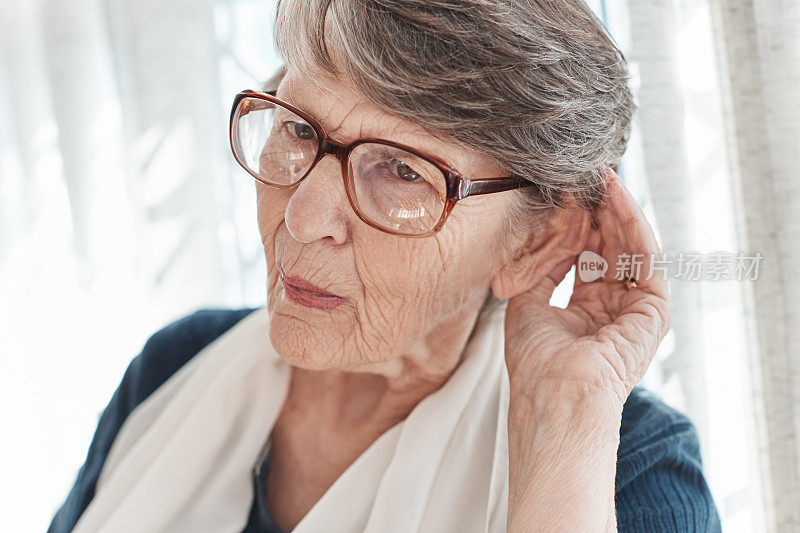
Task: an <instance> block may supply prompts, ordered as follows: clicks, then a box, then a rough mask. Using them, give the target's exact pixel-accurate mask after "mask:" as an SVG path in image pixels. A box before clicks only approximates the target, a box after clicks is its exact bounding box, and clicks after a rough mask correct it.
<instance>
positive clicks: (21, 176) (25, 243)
mask: <svg viewBox="0 0 800 533" xmlns="http://www.w3.org/2000/svg"><path fill="white" fill-rule="evenodd" d="M590 4H591V5H592V7H593V8H594V9H595V10H596V11H597V12H598V14H600V15H601V17H602V18H603V19H604V20H605V21H606V22H607V24H608V26H609V27H610V29H611V31H612V33H613V35H614V37H615V39H616V40H617V41H618V42H619V44H620V46H621V47H622V48H623V50H624V51H625V53H626V55H627V56H628V58H629V60H630V62H631V67H632V73H633V75H634V79H633V85H634V89H635V92H636V95H637V102H638V104H639V111H638V114H637V118H636V123H635V127H634V132H633V136H632V138H631V143H630V149H629V151H628V154H627V155H626V158H625V161H624V164H623V175H624V176H623V177H624V179H625V181H626V182H627V183H628V185H629V187H630V188H631V190H632V191H633V193H634V195H635V196H636V197H637V199H638V200H639V201H640V202H641V203H642V205H643V206H644V207H645V211H646V213H647V214H648V217H649V218H650V220H651V222H652V223H653V225H654V226H655V227H656V230H657V233H658V235H659V237H660V239H661V243H662V248H663V249H664V250H665V251H666V252H671V253H675V254H677V253H679V252H697V253H703V254H711V253H712V252H715V251H724V252H726V253H737V252H741V253H747V254H751V253H755V252H760V253H761V254H763V256H764V260H763V263H762V264H761V270H760V273H759V276H758V279H757V280H756V281H691V280H688V281H685V280H679V279H671V280H670V285H671V291H672V302H673V304H672V305H673V316H674V320H673V329H672V332H671V333H670V335H669V336H668V338H667V339H666V341H665V342H664V344H663V346H662V349H661V350H660V352H659V354H658V357H657V361H656V364H655V365H654V366H653V367H652V368H651V370H650V371H649V372H648V375H647V376H646V379H645V384H646V385H647V386H648V387H650V388H652V389H654V390H655V391H656V392H658V393H660V394H661V395H662V397H664V398H665V400H666V401H667V402H668V403H671V404H672V405H674V406H676V407H677V408H679V409H682V410H684V411H685V412H687V413H688V414H689V415H690V416H691V418H692V420H693V421H694V422H695V424H696V425H697V427H698V430H699V432H700V435H701V443H702V449H703V455H704V468H705V471H706V475H707V478H708V480H709V483H710V485H711V488H712V491H713V493H714V496H715V499H716V500H717V504H718V506H719V509H720V513H721V515H722V517H723V525H724V528H725V531H742V532H744V531H747V532H749V531H780V532H783V531H798V530H800V355H798V354H799V353H800V318H798V316H800V308H799V305H800V303H799V302H800V294H799V293H800V289H798V286H797V284H796V283H795V280H794V279H793V278H792V274H793V273H800V269H798V268H797V267H796V265H798V264H800V257H799V255H800V251H798V250H800V242H798V241H800V221H798V214H797V213H798V209H797V207H798V206H797V198H798V194H800V190H798V189H800V179H798V178H800V175H799V172H798V168H797V165H796V163H795V158H796V156H797V154H800V131H799V129H800V110H798V105H797V102H798V101H800V41H799V40H798V39H799V38H798V35H799V34H800V31H799V30H800V5H798V3H797V2H796V0H774V1H772V0H771V1H769V2H761V1H756V0H606V1H603V0H592V1H591V2H590ZM273 9H274V0H71V1H70V0H25V1H20V0H0V419H2V420H3V421H4V422H5V423H6V427H10V428H12V429H11V430H10V431H8V432H7V436H6V438H4V439H3V442H2V443H0V449H1V450H2V452H3V453H2V454H0V472H3V476H2V477H3V480H2V481H0V517H2V518H1V519H0V521H2V523H3V524H4V527H5V528H9V527H10V530H14V531H42V530H44V529H45V528H46V525H47V523H48V522H49V519H50V517H51V516H52V513H53V512H54V511H55V509H56V508H57V506H58V505H60V503H61V502H62V500H63V498H64V496H65V495H66V492H67V490H68V489H69V487H70V485H71V483H72V482H73V480H74V476H75V473H76V471H77V468H78V467H79V466H80V464H81V462H82V460H83V458H84V455H85V453H86V450H87V448H88V444H89V439H90V438H91V433H92V431H93V429H94V427H95V425H96V423H97V416H98V414H99V412H100V410H101V409H102V407H103V406H104V405H105V403H106V402H107V401H108V398H109V397H110V395H111V392H112V391H113V389H114V388H115V387H116V385H117V383H118V381H119V378H120V377H121V375H122V371H123V370H124V368H125V366H126V365H127V363H128V362H129V361H130V358H131V357H132V356H133V355H135V354H136V353H137V352H138V350H139V349H140V348H141V345H142V342H143V341H144V339H145V338H146V337H147V335H149V334H150V333H152V332H153V331H155V330H156V329H158V328H159V327H160V326H162V325H164V324H165V323H166V322H168V321H170V320H172V319H174V318H176V317H178V316H181V315H183V314H185V313H188V312H191V311H192V310H194V309H196V308H198V307H207V306H243V305H258V304H259V303H260V302H263V300H264V282H263V268H264V266H263V258H262V252H261V249H260V243H259V239H258V234H257V228H256V224H255V205H254V198H253V184H252V180H250V179H249V178H247V177H246V176H245V175H244V173H243V172H242V171H240V170H238V169H237V168H235V166H234V165H233V162H232V160H231V157H230V156H229V154H228V145H227V136H226V133H227V131H226V130H227V116H228V113H229V105H230V101H231V99H232V97H233V95H234V94H235V93H236V92H237V91H239V90H241V89H243V88H248V87H255V86H256V84H257V83H258V81H260V80H263V79H264V78H265V77H267V76H268V75H269V74H270V73H271V72H272V71H273V69H274V68H275V67H276V66H277V59H276V58H275V56H274V54H273V52H272V43H271V30H270V22H271V16H272V12H273ZM5 524H9V526H5Z"/></svg>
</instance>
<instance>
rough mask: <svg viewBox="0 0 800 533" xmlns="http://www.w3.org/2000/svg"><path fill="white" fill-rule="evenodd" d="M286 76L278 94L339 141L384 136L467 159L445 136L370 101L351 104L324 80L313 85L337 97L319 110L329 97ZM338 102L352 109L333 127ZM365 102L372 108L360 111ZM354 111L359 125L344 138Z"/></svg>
mask: <svg viewBox="0 0 800 533" xmlns="http://www.w3.org/2000/svg"><path fill="white" fill-rule="evenodd" d="M284 80H285V82H282V83H281V84H280V87H279V93H280V96H279V97H280V98H282V99H283V100H285V101H287V102H289V103H290V104H292V105H293V106H295V107H296V108H298V109H300V110H301V111H303V112H305V113H307V114H308V115H310V116H311V117H313V118H314V119H315V120H316V121H317V122H319V123H320V124H321V125H322V127H323V128H324V129H325V131H326V132H327V133H328V135H330V136H331V137H333V138H334V139H336V140H337V141H339V142H352V141H354V140H356V139H363V138H373V139H385V140H389V141H394V142H397V143H400V144H404V145H406V146H409V147H411V148H416V149H417V150H420V151H423V152H426V153H430V154H432V155H435V156H437V157H439V158H441V159H443V160H445V161H447V162H448V163H451V164H453V165H454V166H457V165H458V164H459V161H460V163H461V165H462V166H463V164H464V163H465V162H466V161H464V160H463V158H461V157H459V154H457V153H456V152H457V149H455V148H454V147H452V146H448V145H447V144H446V142H445V141H444V140H442V139H440V138H438V137H436V136H435V135H433V134H432V133H431V132H429V131H427V130H426V129H425V128H424V127H422V126H419V125H417V124H413V123H411V122H408V121H407V120H405V119H403V118H400V117H395V116H394V115H391V114H389V113H386V112H384V111H382V110H380V109H378V108H376V107H374V106H373V105H370V104H360V103H359V102H354V103H352V104H350V103H348V102H347V99H346V98H343V97H342V96H340V95H337V94H335V93H334V91H332V90H330V89H327V88H325V87H324V86H323V85H322V84H321V83H319V82H317V83H314V84H313V88H315V89H316V90H318V91H319V92H320V93H323V94H324V93H328V94H329V95H332V96H333V100H334V101H333V102H331V105H330V108H329V109H328V110H327V111H325V112H320V110H319V109H315V107H316V106H317V105H319V102H324V101H326V100H328V98H326V97H321V98H320V97H315V95H313V94H311V95H309V94H308V91H307V90H305V88H306V87H309V85H310V84H309V85H307V84H302V83H297V82H296V79H295V78H293V77H291V76H289V75H287V76H285V77H284ZM315 102H316V104H315ZM337 104H344V105H347V106H349V107H350V109H349V110H348V111H347V112H346V113H344V114H343V116H342V117H341V119H339V120H338V121H337V123H336V124H335V125H333V126H332V127H331V124H330V122H331V121H333V120H335V119H334V118H333V117H332V115H333V113H334V109H335V107H336V105H337ZM362 106H366V107H368V108H369V112H368V113H363V114H361V115H357V112H358V111H359V110H360V109H359V108H361V107H362ZM372 114H375V115H377V118H376V120H374V121H373V123H372V124H370V123H368V122H367V118H368V117H369V116H370V115H372ZM354 115H355V116H357V117H358V120H359V124H358V127H355V126H353V128H352V131H353V132H354V133H353V134H352V135H347V134H346V133H345V135H343V136H342V138H339V137H336V135H337V134H339V133H341V132H342V131H346V130H347V126H346V125H345V121H346V120H347V119H348V118H350V117H351V116H354ZM384 121H389V122H390V124H391V125H390V126H389V127H385V126H384V125H383V122H384Z"/></svg>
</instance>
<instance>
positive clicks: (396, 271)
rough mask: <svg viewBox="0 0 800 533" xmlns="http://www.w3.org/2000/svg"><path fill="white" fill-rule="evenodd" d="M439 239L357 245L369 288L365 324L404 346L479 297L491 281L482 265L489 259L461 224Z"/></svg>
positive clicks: (359, 268) (360, 271) (362, 311)
mask: <svg viewBox="0 0 800 533" xmlns="http://www.w3.org/2000/svg"><path fill="white" fill-rule="evenodd" d="M450 222H451V221H450V220H448V225H446V226H445V228H443V229H442V231H441V232H439V233H438V234H437V235H436V236H434V237H430V238H425V239H404V238H399V237H391V236H389V238H386V239H384V238H382V237H381V238H380V239H372V240H371V241H366V240H365V241H363V242H357V241H354V242H356V244H355V245H354V251H355V253H354V258H355V261H356V270H357V272H358V274H359V277H360V279H361V281H362V283H363V286H364V299H363V306H362V308H361V309H359V315H358V317H359V320H360V321H361V322H362V323H363V324H368V325H369V327H370V329H372V330H381V331H382V334H383V335H384V336H386V337H389V338H391V339H392V340H391V343H392V344H394V345H402V344H403V343H404V342H405V341H410V340H412V339H414V338H416V337H418V336H419V335H420V334H424V333H426V332H427V331H428V330H429V329H430V328H431V327H432V326H433V325H435V324H437V323H439V322H441V321H442V320H444V319H445V318H447V317H448V316H450V315H452V314H455V313H456V312H458V311H459V310H460V309H461V308H462V307H463V306H464V305H465V303H467V302H468V301H470V300H472V299H473V298H475V297H476V295H477V294H478V293H485V291H486V290H487V287H488V284H489V281H488V276H487V274H486V273H485V272H484V269H482V268H481V265H480V264H478V263H477V262H476V258H477V257H483V258H486V257H488V256H489V255H488V253H485V252H481V251H480V250H478V251H477V252H476V251H475V250H474V243H473V242H470V239H469V236H468V235H466V234H465V232H463V231H462V230H463V228H462V227H461V225H460V224H458V221H457V220H455V219H454V220H452V222H453V223H452V224H450Z"/></svg>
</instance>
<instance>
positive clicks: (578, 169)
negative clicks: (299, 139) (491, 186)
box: [275, 0, 634, 219]
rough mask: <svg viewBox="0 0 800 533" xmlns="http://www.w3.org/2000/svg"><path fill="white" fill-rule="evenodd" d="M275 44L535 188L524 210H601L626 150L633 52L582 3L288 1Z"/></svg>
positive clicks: (291, 60) (526, 193)
mask: <svg viewBox="0 0 800 533" xmlns="http://www.w3.org/2000/svg"><path fill="white" fill-rule="evenodd" d="M326 15H328V16H329V19H328V27H326ZM326 31H327V32H328V34H327V35H326V33H325V32H326ZM326 37H327V38H328V39H334V40H335V42H337V44H339V45H340V46H341V50H342V52H343V54H342V56H343V59H344V62H343V63H344V64H343V65H342V69H343V70H344V72H339V71H338V70H339V69H338V67H337V66H336V65H337V63H336V59H339V58H334V57H332V56H331V54H330V52H329V50H328V48H327V46H326ZM275 43H276V47H277V50H278V53H279V54H280V55H281V57H282V58H283V60H284V63H285V64H289V65H292V64H294V65H298V66H300V67H304V68H309V67H317V68H319V67H321V68H323V69H324V70H326V71H327V72H329V73H331V74H333V75H338V74H343V75H345V76H346V77H347V78H348V80H349V81H351V82H352V83H353V85H354V86H355V88H356V89H357V90H358V91H359V92H361V93H362V94H363V95H364V96H365V97H366V98H368V99H369V100H371V101H372V102H374V103H375V104H376V105H377V106H378V107H380V108H381V109H384V110H386V111H387V112H388V113H390V114H393V115H395V116H398V117H401V118H404V119H408V120H410V121H412V122H414V123H417V124H419V125H423V126H424V127H425V128H426V129H427V130H428V131H430V132H432V133H434V134H439V135H442V136H444V137H446V138H448V139H450V140H452V141H454V142H456V143H458V144H460V145H462V146H464V147H466V148H468V149H471V150H474V151H477V152H479V153H483V154H486V155H490V156H491V157H493V158H494V160H495V161H496V162H497V164H498V165H499V166H500V167H502V168H503V169H504V171H506V172H507V173H509V174H510V175H512V176H517V177H520V178H522V179H526V180H530V181H532V182H534V183H535V184H536V185H537V186H538V187H528V188H526V189H522V190H521V191H518V193H519V194H520V198H521V199H522V202H520V203H519V205H518V206H517V207H518V209H519V210H518V211H517V213H516V214H518V215H521V214H524V213H529V212H531V210H541V209H550V208H552V207H555V206H562V207H563V206H566V205H567V204H570V203H571V202H570V200H572V201H573V202H574V203H575V204H577V206H578V207H580V208H583V209H587V210H589V211H590V212H594V210H595V209H596V208H597V207H598V206H599V205H600V204H601V203H602V199H603V194H604V187H603V183H604V172H605V170H604V167H605V166H609V167H611V168H614V169H616V168H617V167H618V165H619V161H620V158H621V157H622V154H623V152H624V151H625V147H626V145H627V141H628V136H629V132H630V122H631V116H632V114H633V109H634V104H633V99H632V96H631V93H630V90H629V88H628V83H627V82H628V72H627V66H626V63H625V58H624V57H623V55H622V53H621V52H620V50H619V49H618V48H617V47H616V46H615V45H614V43H613V41H612V40H611V38H610V37H609V36H608V34H607V33H606V31H605V29H604V28H603V25H602V23H601V22H600V21H599V20H598V19H597V17H596V16H595V15H594V14H593V13H592V11H591V10H590V9H589V8H588V7H587V6H586V4H585V3H584V2H583V0H280V1H279V3H278V9H277V18H276V24H275ZM341 63H342V62H340V63H339V64H340V65H341ZM513 218H515V219H516V217H513Z"/></svg>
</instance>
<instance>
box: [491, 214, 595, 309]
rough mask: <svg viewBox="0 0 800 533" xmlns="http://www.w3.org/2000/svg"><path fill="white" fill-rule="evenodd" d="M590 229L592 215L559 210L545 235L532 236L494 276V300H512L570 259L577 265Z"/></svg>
mask: <svg viewBox="0 0 800 533" xmlns="http://www.w3.org/2000/svg"><path fill="white" fill-rule="evenodd" d="M590 228H591V220H590V216H589V213H588V212H586V211H584V210H583V209H579V208H577V207H574V208H566V209H565V208H556V209H555V210H554V212H553V214H552V215H551V217H550V220H549V221H548V224H547V226H546V227H545V229H544V230H542V234H540V235H533V234H531V235H529V236H528V238H527V239H526V242H525V244H522V245H520V246H519V247H518V248H517V249H516V250H514V251H513V252H512V254H511V259H509V261H508V262H507V263H506V264H505V265H503V266H502V267H501V268H500V270H499V271H498V272H497V273H496V274H495V275H494V277H493V278H492V292H493V293H494V295H495V297H497V298H499V299H501V300H505V299H508V298H513V297H514V296H516V295H518V294H522V293H523V292H526V291H528V290H530V289H531V288H533V287H535V286H536V285H537V284H538V283H539V282H540V281H541V280H542V278H544V277H545V276H547V275H548V274H549V273H550V272H551V271H552V270H553V269H554V268H556V267H557V266H559V265H561V264H562V263H567V262H568V261H569V260H570V259H571V260H572V261H573V262H574V261H575V259H576V258H577V256H578V255H579V254H580V253H581V251H582V250H583V248H584V245H585V243H586V240H587V238H588V236H589V230H590ZM570 264H571V263H570ZM567 270H568V269H567ZM559 281H560V280H556V281H555V283H558V282H559Z"/></svg>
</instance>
